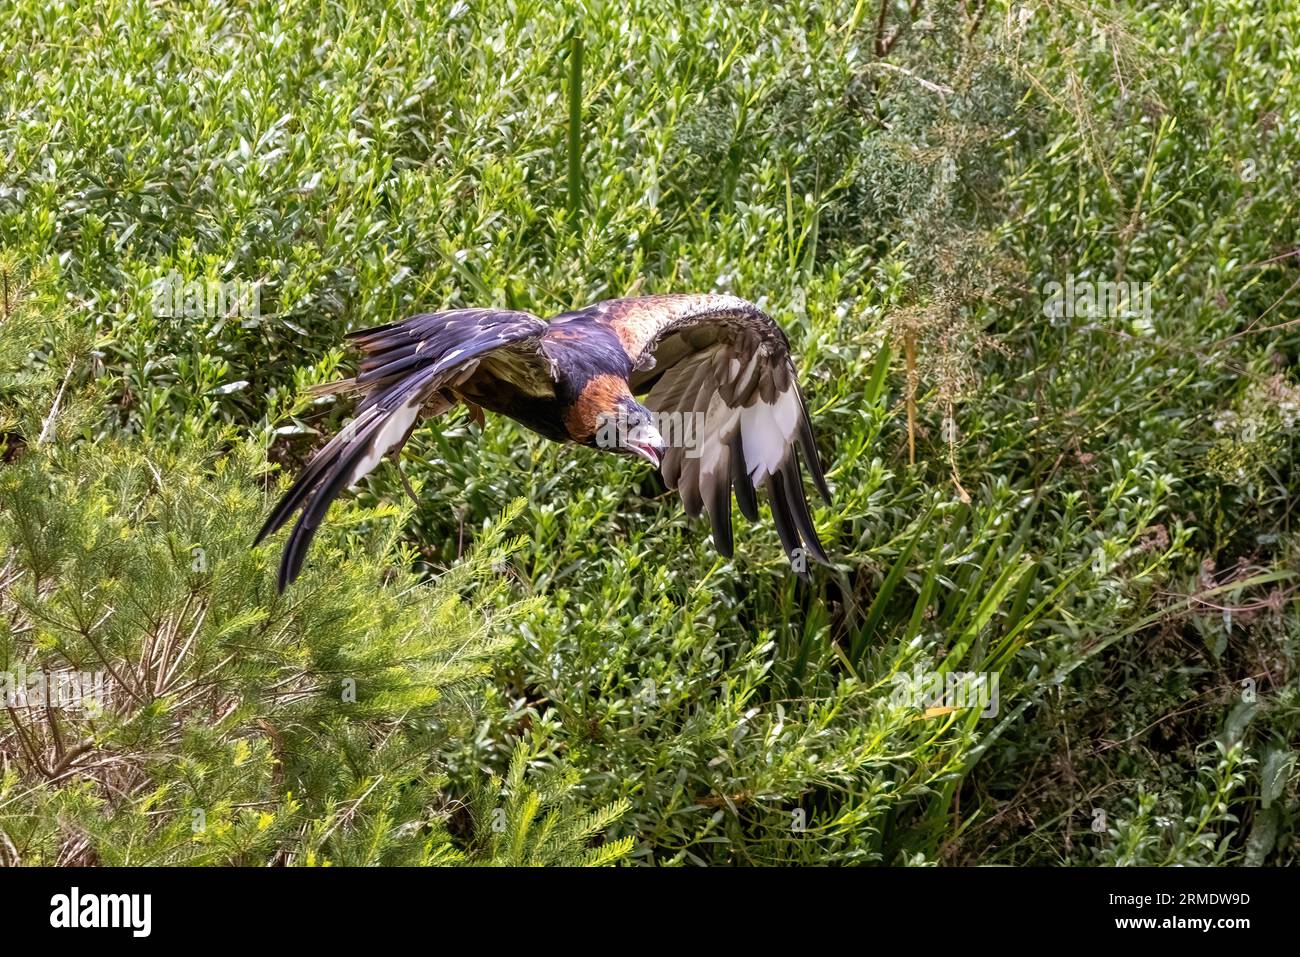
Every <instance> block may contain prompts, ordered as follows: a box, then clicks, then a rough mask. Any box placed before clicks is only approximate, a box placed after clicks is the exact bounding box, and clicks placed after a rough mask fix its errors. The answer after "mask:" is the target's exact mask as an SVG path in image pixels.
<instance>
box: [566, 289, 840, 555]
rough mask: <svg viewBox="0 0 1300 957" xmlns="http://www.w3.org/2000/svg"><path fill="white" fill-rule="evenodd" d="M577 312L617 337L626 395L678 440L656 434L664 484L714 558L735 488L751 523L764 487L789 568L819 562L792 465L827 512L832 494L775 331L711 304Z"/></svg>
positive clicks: (654, 300) (724, 547)
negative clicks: (698, 522) (802, 561)
mask: <svg viewBox="0 0 1300 957" xmlns="http://www.w3.org/2000/svg"><path fill="white" fill-rule="evenodd" d="M583 313H584V314H585V315H587V316H588V317H589V318H593V319H597V320H599V321H604V322H607V323H608V324H609V326H610V327H611V329H612V330H613V331H614V332H615V334H616V335H617V336H618V338H619V341H620V342H621V343H622V345H623V348H624V350H625V351H626V352H627V354H628V358H629V359H631V360H632V363H633V366H634V371H633V373H632V376H631V380H630V383H629V384H630V386H631V389H632V391H633V393H634V394H642V393H648V394H647V395H646V397H645V400H644V401H645V404H646V406H647V407H648V408H649V409H651V410H652V411H654V412H656V413H658V414H659V417H660V419H661V423H660V431H661V432H664V431H665V424H664V422H663V421H662V420H663V419H665V413H667V414H668V415H667V416H666V418H667V422H666V425H667V428H668V429H670V430H672V429H676V430H677V431H678V435H676V436H672V435H669V434H668V433H666V432H665V437H666V439H667V441H668V445H669V449H668V452H667V453H666V454H665V456H664V459H663V463H662V466H661V468H662V471H663V476H664V481H665V482H667V484H668V486H669V487H670V488H676V489H677V490H678V491H679V492H680V493H681V496H682V503H683V505H685V507H686V511H687V512H688V513H690V514H691V515H692V516H695V515H699V513H700V510H701V508H704V509H707V510H708V513H709V519H710V521H711V522H712V525H713V538H714V543H715V544H716V546H717V548H718V551H719V552H721V553H722V554H723V555H726V556H730V555H731V553H732V534H731V491H732V488H733V487H734V488H735V493H736V502H737V504H738V505H739V506H740V510H741V512H742V513H743V514H744V515H745V516H746V517H747V518H749V519H750V520H751V521H752V520H754V519H755V518H757V516H758V508H757V502H756V497H755V494H754V489H755V487H756V486H765V487H766V488H767V492H768V498H769V500H770V501H771V506H772V520H773V522H774V523H775V524H776V530H777V534H778V535H779V536H780V538H781V544H782V546H783V547H784V548H785V551H786V554H787V555H789V556H790V559H791V562H792V564H794V565H795V567H796V568H799V567H800V566H799V563H798V561H797V558H798V557H799V556H801V555H803V554H807V555H811V557H813V558H815V559H816V560H818V561H820V562H827V558H826V553H825V551H824V550H823V548H822V545H821V542H820V541H819V540H818V537H817V530H816V528H815V527H814V526H813V521H812V516H811V514H810V512H809V509H808V500H807V498H806V497H805V495H804V490H803V480H802V476H801V473H800V470H799V464H798V463H799V460H800V458H802V460H803V463H804V465H805V466H806V467H807V469H808V471H809V473H810V474H811V476H812V480H813V483H814V484H815V485H816V486H817V489H818V491H820V492H821V494H822V497H823V498H824V499H825V500H826V501H827V503H828V504H829V502H830V491H829V489H827V487H826V479H825V476H824V475H823V473H822V466H821V461H820V459H819V458H818V455H817V446H816V443H815V442H814V440H813V433H812V425H811V423H810V422H809V420H808V412H807V409H806V408H805V407H804V401H803V396H802V395H801V394H800V392H799V384H798V382H797V381H796V376H795V369H794V363H793V361H792V360H791V358H790V343H789V340H788V339H787V338H786V336H785V333H784V332H783V331H782V330H781V327H780V326H778V325H777V324H776V323H775V322H774V321H773V320H772V319H771V318H770V317H769V316H768V315H767V314H766V313H764V312H763V311H762V310H761V309H759V308H758V307H757V306H755V305H754V304H753V303H751V302H747V301H746V300H744V299H739V298H737V297H735V296H722V295H710V294H706V295H667V296H645V297H641V298H635V299H613V300H609V301H607V302H601V303H596V304H595V305H592V306H589V307H588V308H587V309H586V310H583ZM679 417H680V421H679Z"/></svg>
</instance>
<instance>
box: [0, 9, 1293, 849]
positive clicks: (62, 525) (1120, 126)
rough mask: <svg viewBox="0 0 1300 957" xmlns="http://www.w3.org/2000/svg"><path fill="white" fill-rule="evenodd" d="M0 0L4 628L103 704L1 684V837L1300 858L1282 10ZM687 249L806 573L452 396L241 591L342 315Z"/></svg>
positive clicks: (59, 843) (1289, 78)
mask: <svg viewBox="0 0 1300 957" xmlns="http://www.w3.org/2000/svg"><path fill="white" fill-rule="evenodd" d="M3 9H4V13H5V22H6V23H7V24H8V26H9V29H7V30H5V31H3V32H0V64H2V65H3V72H2V73H0V158H2V161H3V166H2V167H0V280H3V287H4V293H5V298H4V303H3V313H2V314H0V516H2V518H3V525H0V612H3V618H2V619H0V629H3V630H0V638H2V639H3V642H2V644H0V652H2V653H3V655H4V656H5V660H6V661H8V662H10V664H11V665H12V664H13V663H15V662H17V663H22V664H24V665H25V666H26V667H29V668H35V667H37V666H40V667H45V668H66V667H72V668H78V669H82V668H85V669H89V670H92V671H95V670H104V671H108V672H113V674H112V675H111V679H110V685H111V687H112V688H113V689H114V690H113V695H112V706H111V707H110V708H108V709H107V711H106V713H105V714H104V715H102V716H100V717H97V718H94V719H92V718H90V717H87V716H85V715H80V714H77V713H73V712H68V713H64V712H56V713H54V714H53V715H46V714H44V713H42V712H29V711H24V710H21V709H20V710H19V711H17V712H16V713H15V714H7V715H4V716H0V762H3V763H0V859H5V860H15V859H16V860H20V861H23V862H27V863H55V862H96V861H98V862H123V863H128V862H129V863H149V862H179V861H192V862H221V863H249V864H251V863H259V864H260V863H266V862H277V863H294V864H308V863H335V864H360V863H465V862H467V863H489V862H495V863H502V864H525V863H528V864H532V863H540V864H577V863H611V862H615V861H629V862H645V863H650V862H653V863H703V864H718V863H751V864H771V863H830V862H864V863H866V862H883V863H917V864H923V863H940V862H963V863H973V862H999V863H1027V862H1032V863H1048V862H1077V863H1100V862H1105V863H1126V864H1127V863H1143V864H1163V863H1189V864H1190V863H1270V864H1287V863H1295V862H1296V860H1297V859H1298V856H1300V851H1298V845H1297V841H1298V840H1300V795H1298V794H1297V787H1298V781H1300V774H1297V770H1296V760H1295V753H1294V742H1295V741H1297V740H1300V709H1297V680H1296V675H1297V661H1296V645H1295V635H1296V634H1300V622H1298V621H1297V611H1298V609H1297V606H1296V601H1295V598H1294V594H1295V591H1294V589H1295V582H1294V580H1293V577H1292V576H1293V572H1294V569H1295V568H1296V567H1297V563H1298V562H1300V538H1297V536H1296V533H1295V530H1294V527H1293V523H1292V521H1291V518H1290V515H1291V506H1290V503H1291V502H1292V501H1294V499H1295V497H1296V495H1297V494H1300V488H1298V487H1297V484H1296V480H1295V478H1294V477H1293V476H1292V471H1293V470H1292V469H1291V462H1292V459H1293V457H1294V455H1293V453H1294V434H1295V433H1294V428H1295V425H1296V422H1297V418H1296V389H1297V386H1296V378H1295V375H1294V373H1293V372H1292V371H1290V370H1292V369H1293V368H1294V366H1295V363H1296V358H1297V354H1298V353H1300V327H1297V326H1295V325H1291V324H1290V323H1291V321H1292V317H1293V316H1294V312H1295V309H1296V307H1297V298H1296V296H1295V289H1296V286H1295V283H1294V277H1293V276H1292V273H1294V270H1295V268H1296V260H1295V256H1294V249H1293V248H1292V247H1293V246H1294V244H1295V237H1294V236H1292V235H1291V234H1290V232H1289V230H1290V229H1291V227H1290V224H1291V223H1293V222H1294V221H1295V213H1296V209H1295V204H1296V199H1295V196H1296V192H1295V189H1294V174H1295V170H1294V168H1293V157H1294V156H1295V155H1296V143H1295V137H1296V132H1295V131H1296V130H1297V129H1300V115H1297V107H1296V105H1295V104H1297V103H1300V96H1297V95H1296V94H1297V93H1298V92H1300V91H1297V89H1296V84H1297V82H1300V80H1297V77H1298V76H1300V70H1297V64H1296V63H1295V56H1296V54H1295V53H1294V51H1295V50H1296V49H1297V46H1296V44H1295V43H1294V42H1292V41H1293V40H1294V38H1295V36H1296V34H1297V32H1298V31H1300V15H1298V14H1297V13H1296V11H1295V10H1294V9H1293V8H1292V6H1291V5H1289V4H1284V3H1282V2H1281V0H1275V2H1269V3H1263V4H1257V3H1245V2H1238V0H1216V2H1212V0H1199V2H1196V3H1192V4H1183V5H1165V6H1159V5H1146V6H1142V7H1137V6H1136V5H1134V6H1133V7H1132V8H1130V7H1129V6H1128V5H1124V4H1114V5H1111V4H1102V3H1096V4H1067V5H1060V4H1049V3H1025V4H1021V3H1015V4H1012V3H1006V2H1000V0H999V2H993V3H989V4H987V5H986V4H982V3H969V4H966V3H963V4H931V3H920V4H913V3H903V2H892V0H891V2H886V3H885V4H884V7H883V8H881V7H878V6H877V5H875V4H866V3H861V2H848V0H845V2H840V3H830V4H811V3H804V2H792V3H786V4H781V5H777V6H766V7H762V8H754V7H747V6H744V5H739V6H737V5H726V4H706V3H686V4H681V3H669V2H666V0H635V2H633V3H632V4H630V5H629V4H626V3H620V4H613V3H606V2H603V0H602V2H597V3H594V4H588V5H587V7H586V8H585V9H584V10H583V11H577V10H576V9H572V8H571V9H568V10H561V9H558V8H555V7H553V6H548V5H545V4H540V3H537V2H534V0H508V2H506V3H504V4H495V5H493V6H491V7H490V8H489V7H488V6H487V5H484V4H480V3H475V2H472V0H471V2H468V3H467V2H451V0H446V2H434V3H422V2H415V0H385V2H382V3H359V2H343V3H338V4H333V5H327V6H323V7H321V6H310V7H300V6H297V5H286V4H274V3H261V2H254V3H242V4H222V3H216V4H206V5H203V6H202V7H201V8H197V9H195V8H191V7H190V6H184V7H182V6H180V5H176V4H171V3H162V4H158V3H145V2H143V0H105V2H102V3H97V4H88V3H78V2H72V0H62V2H58V0H56V2H46V3H40V4H37V3H35V2H33V0H10V2H9V3H7V4H6V5H5V6H4V7H3ZM882 9H883V16H882ZM33 36H35V37H40V38H41V39H40V40H39V42H32V40H31V38H32V37H33ZM1067 276H1073V277H1075V278H1076V279H1078V280H1081V281H1096V280H1101V281H1115V282H1120V281H1128V280H1132V281H1137V282H1148V283H1150V284H1151V286H1150V289H1151V294H1152V303H1153V309H1152V311H1151V314H1150V316H1145V315H1137V316H1127V317H1126V316H1111V315H1105V316H1098V315H1092V316H1089V315H1073V316H1071V315H1056V316H1049V315H1046V314H1045V311H1044V302H1045V299H1046V298H1047V293H1046V284H1047V283H1049V282H1052V281H1057V282H1063V281H1064V280H1065V278H1066V277H1067ZM160 280H171V281H174V282H177V283H182V284H185V283H188V284H191V285H190V287H188V288H194V287H197V288H201V289H211V288H214V287H216V286H219V285H220V284H222V283H230V282H238V283H244V284H256V285H257V289H258V300H257V302H258V305H259V307H260V308H257V309H254V310H251V311H250V310H244V309H230V308H226V309H224V310H223V309H212V308H208V307H206V306H205V308H203V309H199V310H195V311H194V314H192V315H187V314H184V310H182V314H181V315H165V314H162V313H161V312H160V311H159V310H158V309H157V308H155V306H156V303H155V293H156V290H157V288H158V286H157V283H158V282H159V281H160ZM684 289H696V290H720V291H729V292H734V293H737V294H740V295H745V296H747V297H749V298H752V299H754V300H756V301H758V302H759V303H760V304H761V305H763V306H764V307H765V308H767V309H768V310H769V311H770V312H771V313H772V314H773V315H774V316H775V317H776V318H777V319H778V321H780V322H781V323H782V325H783V326H784V327H785V328H786V330H787V331H788V332H789V334H790V337H791V340H792V343H793V345H794V348H795V352H796V355H797V356H798V360H799V364H800V373H801V376H802V377H803V379H804V381H805V383H806V392H807V394H808V397H809V403H810V407H811V411H812V413H813V418H814V420H815V422H816V428H817V432H818V435H819V438H820V440H821V444H822V451H823V457H824V458H825V459H826V461H827V464H828V475H829V478H830V481H831V483H832V486H833V489H834V493H835V495H834V504H833V505H832V506H829V507H821V508H819V509H818V510H817V513H816V520H817V524H818V527H819V528H820V529H821V530H822V531H823V535H824V538H825V540H826V544H827V546H828V548H829V550H830V551H831V552H832V554H833V555H834V557H835V558H836V562H837V566H836V568H835V570H834V571H833V572H831V573H827V574H824V575H821V576H820V577H818V578H817V579H816V584H815V585H814V586H813V587H811V588H808V587H806V586H804V585H801V584H800V583H799V582H798V581H797V580H795V578H794V577H793V576H792V575H790V574H789V572H788V569H787V567H786V565H785V561H784V558H783V556H782V555H781V552H780V548H779V545H778V543H777V541H776V536H775V534H774V533H773V531H772V529H771V528H770V527H769V523H767V522H760V523H757V524H756V525H754V526H752V527H751V526H748V525H746V523H744V522H743V521H742V520H740V519H739V518H738V519H737V521H738V525H739V527H738V528H737V532H736V546H737V547H736V555H735V558H734V559H731V560H723V559H720V558H718V557H717V555H716V553H715V552H714V551H713V549H712V546H711V543H710V542H709V540H708V537H707V533H706V530H704V529H703V528H702V527H700V526H699V525H695V524H692V523H690V522H688V521H687V520H686V519H685V518H683V517H682V515H681V510H680V507H679V505H678V503H677V502H676V501H675V500H674V497H673V496H672V495H669V494H667V493H666V492H665V490H664V489H663V488H662V486H661V485H660V484H659V482H658V481H657V479H656V478H655V477H653V476H651V475H649V474H648V473H647V472H646V471H645V470H643V469H639V468H635V467H630V466H629V465H628V463H627V462H625V461H621V460H616V459H614V458H612V457H608V456H601V455H598V454H596V453H594V452H592V451H590V450H584V449H567V448H560V447H558V446H555V445H553V444H550V443H547V442H544V441H542V440H540V439H538V438H536V437H534V436H531V435H529V434H527V433H524V432H523V431H521V430H519V429H517V428H515V427H513V426H511V425H510V424H508V423H505V422H502V421H492V422H490V424H489V427H488V428H487V429H486V430H484V431H482V432H480V431H479V430H478V429H477V428H476V427H471V426H470V425H469V424H468V423H467V421H466V420H465V419H464V418H462V417H459V416H458V415H453V416H451V417H449V418H446V419H443V420H440V421H439V424H438V426H437V427H434V428H425V429H420V430H417V432H416V434H415V435H414V437H413V438H412V441H411V443H410V444H409V446H408V457H407V459H406V461H405V463H404V465H403V468H404V469H405V470H406V471H407V472H408V474H409V477H410V479H411V482H412V483H413V485H414V486H415V487H416V488H417V490H418V492H419V497H420V501H421V504H420V505H419V507H412V506H411V505H410V503H409V502H408V501H407V499H406V498H405V496H404V495H403V493H402V491H401V483H400V480H399V476H398V475H397V473H396V471H395V469H394V468H392V467H389V466H385V467H382V468H380V469H379V470H378V471H377V472H376V473H375V474H374V475H373V476H372V477H371V478H370V479H368V480H367V482H366V483H364V484H363V486H362V487H361V488H360V489H358V491H357V493H356V494H355V495H353V496H349V497H347V498H348V499H349V500H348V501H347V503H346V504H341V505H339V506H337V507H336V508H335V509H334V510H333V512H332V514H331V520H330V522H329V523H328V525H327V530H326V531H325V532H323V533H322V535H321V537H320V540H319V541H318V543H317V544H316V546H315V548H314V551H313V553H312V558H311V560H310V561H309V564H308V568H307V572H306V574H305V575H304V577H303V579H302V580H301V581H300V582H299V583H298V585H296V586H295V587H294V588H293V589H292V590H291V591H290V592H289V593H288V595H287V596H285V597H284V598H278V597H276V596H275V595H274V594H273V588H272V575H271V572H270V568H271V566H272V564H273V562H274V559H275V557H276V550H277V549H278V547H279V545H280V540H279V539H278V538H277V539H274V540H273V541H272V542H270V543H268V544H267V545H265V546H263V547H261V548H259V549H256V550H252V551H250V550H249V547H248V543H249V542H250V541H251V538H252V535H253V533H254V532H255V530H256V528H257V527H258V526H259V525H260V521H261V519H262V517H263V515H264V513H265V510H266V508H267V507H268V504H269V501H270V499H271V498H272V497H273V496H274V494H275V492H276V491H277V482H280V481H282V479H281V478H280V476H279V475H277V474H276V472H275V466H276V465H282V466H284V467H285V469H286V471H288V470H292V469H293V468H296V467H297V466H298V465H299V464H300V463H301V462H302V461H303V460H304V459H305V458H306V457H307V456H308V455H309V454H310V452H311V450H312V448H314V447H316V446H317V445H318V444H319V442H320V441H321V434H323V433H328V432H329V431H330V430H332V429H333V428H336V427H337V426H338V425H339V423H340V422H341V421H342V420H343V419H344V418H345V417H346V415H347V414H348V412H349V410H348V408H347V407H346V405H345V404H342V403H335V402H334V400H333V399H329V398H326V399H313V398H311V397H309V396H308V394H307V393H306V389H307V387H308V386H310V385H313V384H315V383H318V382H322V381H326V380H329V379H331V378H335V377H336V376H337V375H338V374H340V373H341V371H343V370H345V369H346V368H347V367H348V362H349V361H350V360H348V359H346V358H345V356H344V353H343V351H342V349H341V341H342V335H343V333H344V332H346V331H348V330H350V329H353V328H356V327H359V326H365V325H371V324H376V323H380V322H385V321H389V320H391V319H394V318H397V317H400V316H401V315H403V314H406V313H409V312H412V311H415V310H416V309H421V308H430V307H446V306H458V305H468V304H493V305H508V306H511V307H515V308H524V309H530V310H533V311H536V312H539V313H542V314H547V313H552V312H555V311H559V310H561V309H564V308H568V307H570V306H572V305H574V304H576V303H582V302H587V301H591V300H593V299H597V298H602V297H605V296H612V295H623V294H634V293H637V292H653V291H666V290H684ZM909 354H910V355H912V357H913V359H914V362H912V363H909V361H908V358H907V357H908V356H909ZM909 410H910V415H909ZM909 419H910V420H911V421H910V422H909ZM909 441H910V443H912V444H914V445H915V453H916V454H915V460H916V461H915V464H912V463H911V462H910V461H909V454H908V450H909ZM268 463H270V464H268ZM521 497H522V498H521ZM516 503H517V504H516ZM511 532H524V533H526V537H525V538H524V539H509V538H508V537H507V536H508V535H509V534H510V533H511ZM196 549H198V550H200V551H198V552H196V551H195V550H196ZM200 555H201V556H202V561H201V562H200V561H199V558H200ZM196 565H200V566H202V568H199V567H196ZM918 667H919V668H921V669H922V670H923V671H925V672H928V673H937V674H941V675H945V676H946V675H949V674H953V675H956V674H959V673H962V672H977V673H984V674H996V675H997V676H998V679H999V683H1000V684H999V687H1000V698H1001V702H1000V710H999V711H998V713H997V714H996V715H993V716H990V717H987V718H985V717H981V715H980V714H979V713H978V711H977V710H975V709H971V708H959V709H957V710H945V709H944V708H937V709H931V710H925V709H919V708H917V707H915V706H911V705H907V704H905V703H900V701H899V699H898V697H897V696H896V695H895V693H894V692H895V690H896V689H897V688H898V687H900V684H899V682H900V681H901V680H902V679H903V678H904V677H905V676H908V675H911V674H913V673H914V672H915V669H917V668H918ZM345 679H350V680H355V681H356V696H355V700H353V701H345V700H343V693H344V688H343V686H342V682H343V681H344V680H345ZM6 720H8V721H9V724H8V726H7V727H6V726H5V725H4V723H3V722H4V721H6ZM87 742H89V743H88V744H87V746H86V747H85V749H84V750H78V749H80V748H81V747H82V745H83V744H86V743H87ZM52 772H57V773H52ZM198 811H201V812H203V814H202V815H200V816H199V817H201V818H202V820H203V821H204V824H203V828H202V829H201V830H199V831H196V830H195V829H194V822H195V821H196V820H198V819H199V818H196V816H195V812H198ZM1098 811H1100V812H1102V813H1101V815H1100V816H1099V815H1097V814H1096V813H1094V812H1098ZM1103 818H1104V823H1098V822H1099V821H1102V819H1103Z"/></svg>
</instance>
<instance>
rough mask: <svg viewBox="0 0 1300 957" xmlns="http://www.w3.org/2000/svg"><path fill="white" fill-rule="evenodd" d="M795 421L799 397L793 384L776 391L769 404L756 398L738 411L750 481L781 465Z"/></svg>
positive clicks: (791, 437)
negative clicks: (773, 398)
mask: <svg viewBox="0 0 1300 957" xmlns="http://www.w3.org/2000/svg"><path fill="white" fill-rule="evenodd" d="M798 423H799V399H798V397H797V396H796V395H795V392H794V385H793V383H792V384H791V386H790V388H788V389H786V390H785V391H784V392H782V393H780V394H779V395H778V396H777V397H776V401H775V402H773V403H767V402H764V401H763V400H762V399H759V400H758V401H756V402H755V403H754V404H753V405H751V406H748V407H746V408H744V409H742V410H741V412H740V438H741V442H742V443H743V446H744V449H745V464H746V465H748V466H749V477H750V480H751V481H752V482H753V483H754V484H755V485H759V484H761V483H762V482H763V480H764V479H766V478H767V477H768V476H769V475H774V474H775V473H776V472H777V471H779V470H780V468H781V460H782V459H784V458H785V455H786V449H787V448H788V447H789V445H790V442H791V440H792V439H793V438H794V433H795V428H796V427H797V426H798Z"/></svg>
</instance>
